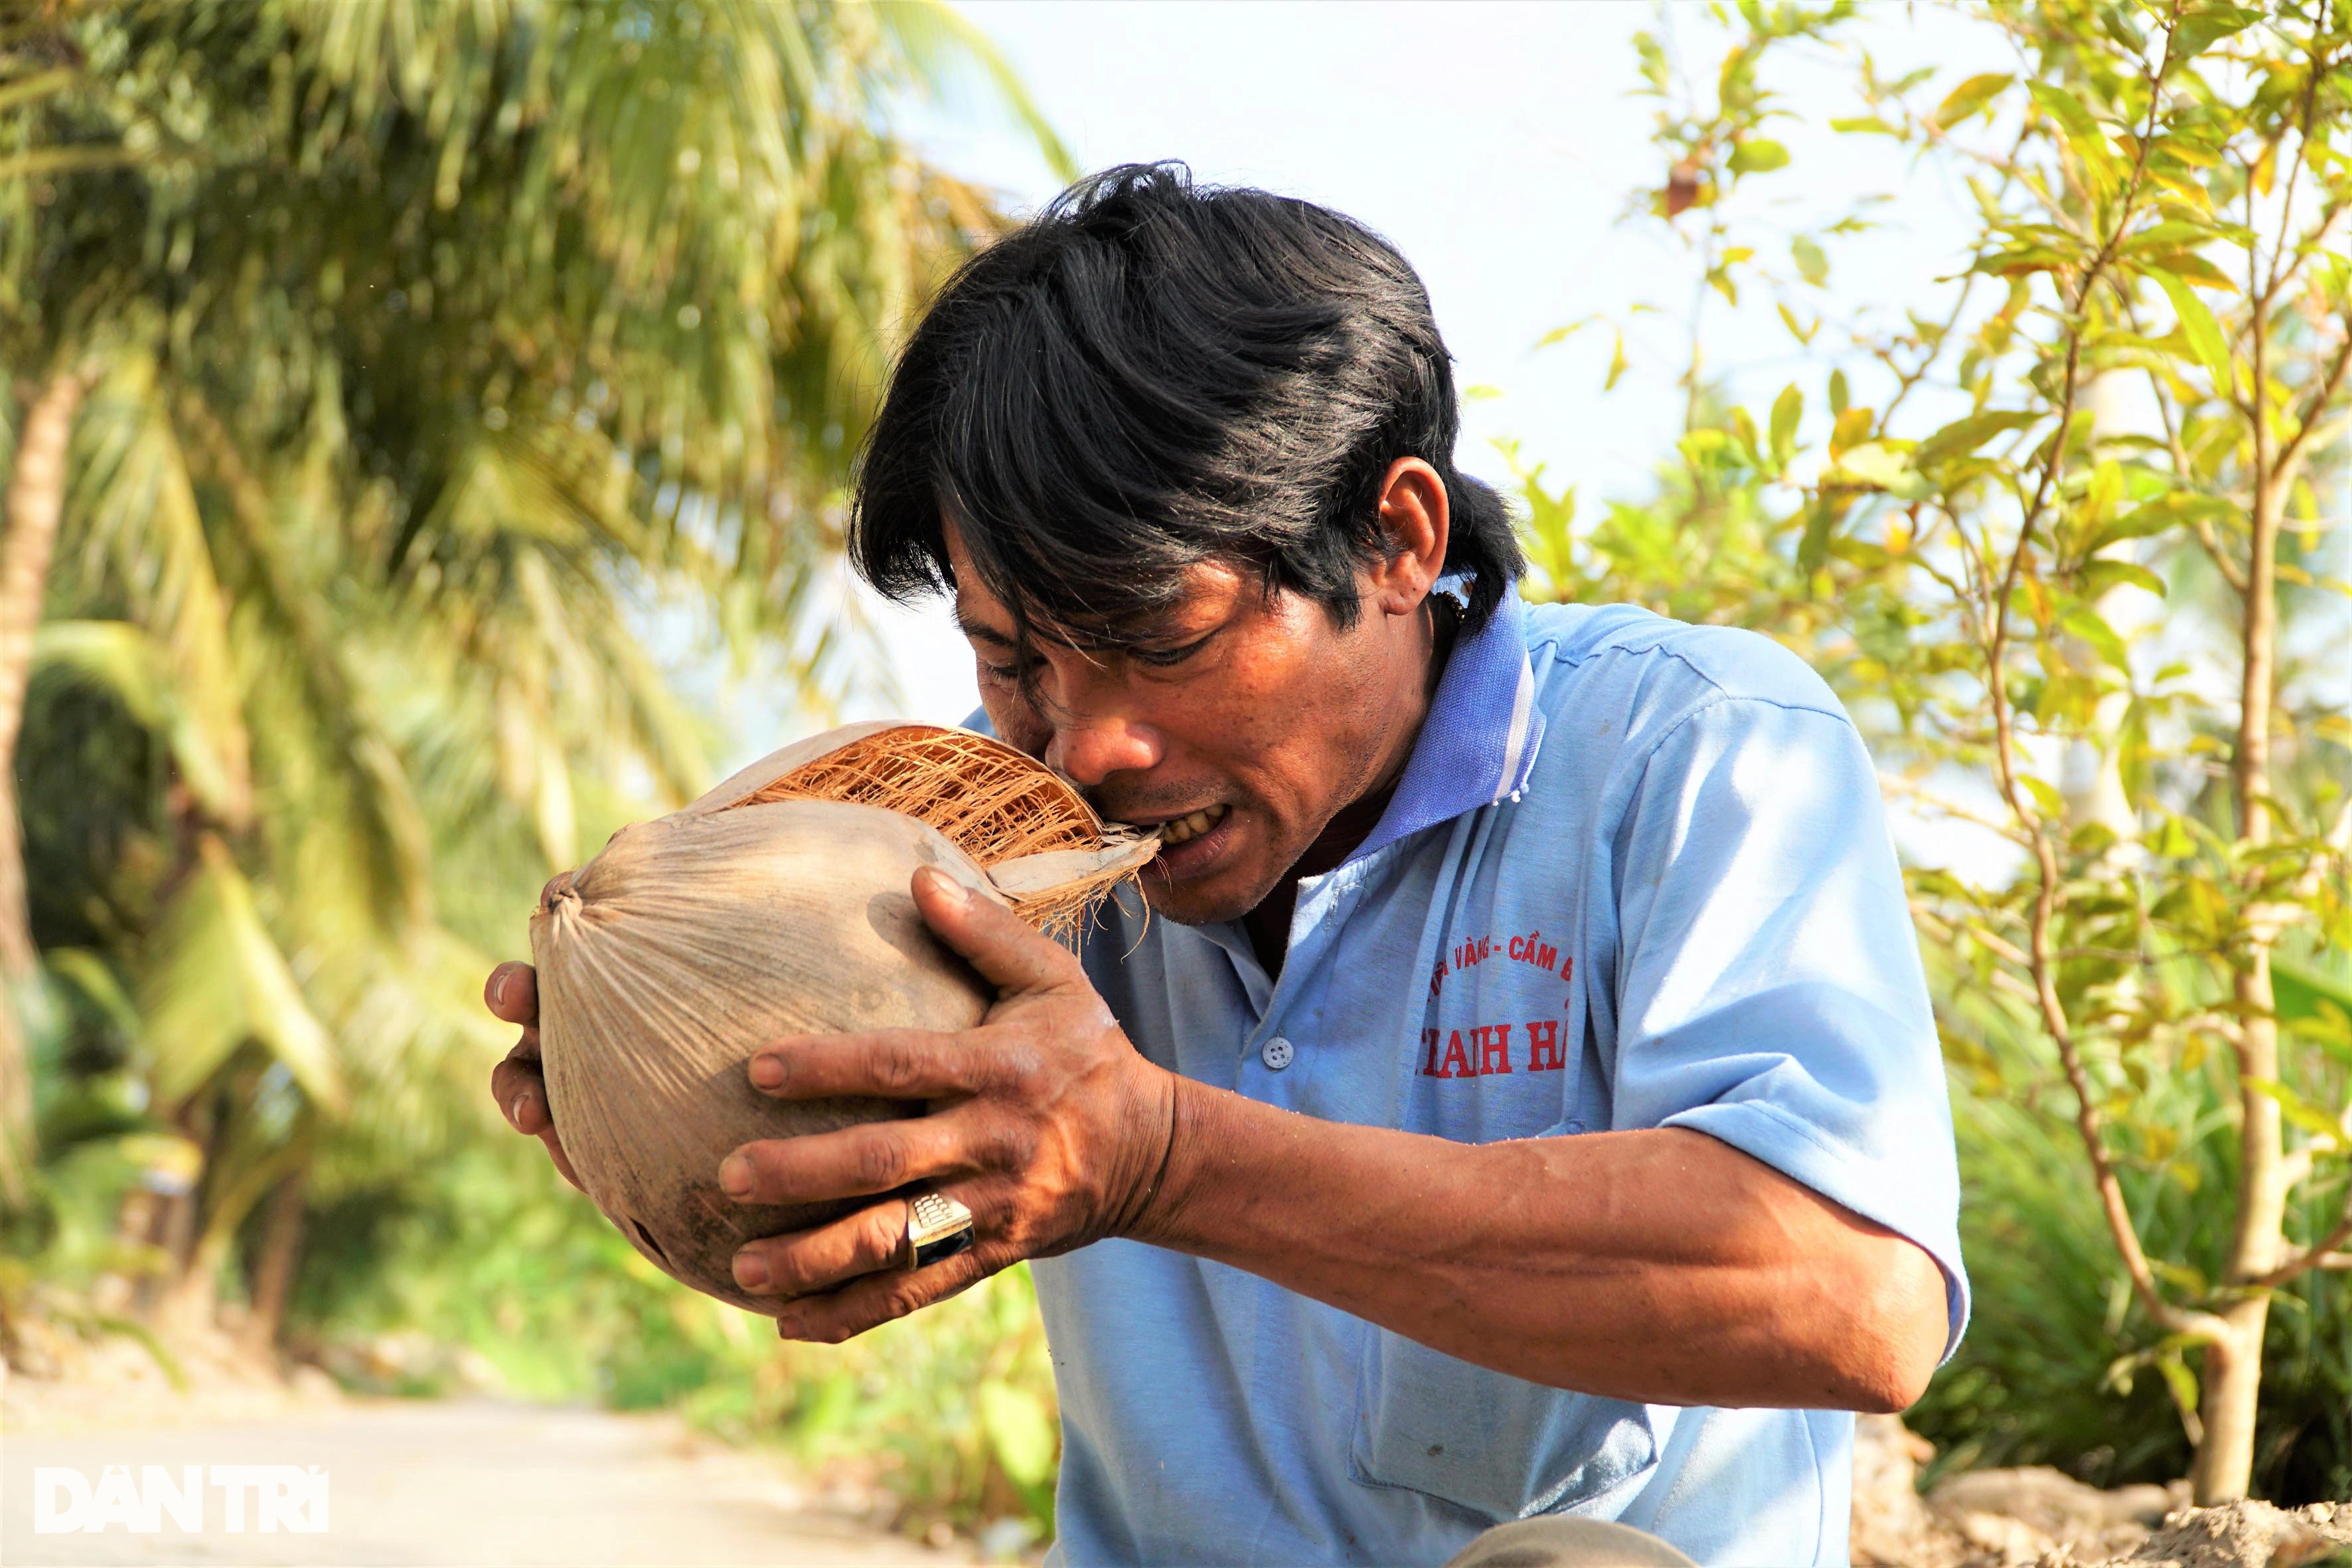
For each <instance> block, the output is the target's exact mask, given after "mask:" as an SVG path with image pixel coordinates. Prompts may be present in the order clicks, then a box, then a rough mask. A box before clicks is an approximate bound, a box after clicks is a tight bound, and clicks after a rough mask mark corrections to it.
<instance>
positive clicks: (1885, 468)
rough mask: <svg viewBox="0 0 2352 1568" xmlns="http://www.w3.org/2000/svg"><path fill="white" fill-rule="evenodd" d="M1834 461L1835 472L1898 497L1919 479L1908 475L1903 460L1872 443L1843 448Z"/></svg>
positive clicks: (1910, 470) (1908, 472)
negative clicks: (1837, 469) (1841, 471)
mask: <svg viewBox="0 0 2352 1568" xmlns="http://www.w3.org/2000/svg"><path fill="white" fill-rule="evenodd" d="M1837 461H1838V467H1839V468H1841V469H1842V470H1843V471H1844V472H1846V473H1848V474H1851V475H1853V477H1854V478H1855V479H1860V480H1861V481H1862V482H1863V483H1864V484H1868V485H1876V486H1877V487H1878V488H1879V489H1884V490H1892V491H1895V492H1896V493H1898V494H1899V493H1902V492H1905V491H1906V490H1908V489H1911V488H1913V487H1914V486H1915V485H1916V481H1917V479H1918V477H1919V476H1918V475H1917V474H1916V473H1914V472H1913V471H1912V468H1911V465H1910V464H1909V463H1907V462H1906V461H1905V460H1904V458H1903V456H1902V454H1900V453H1898V452H1894V451H1890V450H1888V449H1887V448H1886V447H1884V446H1881V445H1880V444H1879V443H1878V442H1876V441H1865V442H1864V443H1863V444H1862V445H1860V446H1858V447H1847V448H1846V449H1845V451H1843V453H1841V454H1840V455H1839V457H1838V460H1837Z"/></svg>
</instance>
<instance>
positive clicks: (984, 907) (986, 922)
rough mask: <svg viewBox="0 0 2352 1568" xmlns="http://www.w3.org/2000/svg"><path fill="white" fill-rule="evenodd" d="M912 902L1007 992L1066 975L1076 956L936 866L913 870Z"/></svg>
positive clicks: (1042, 986)
mask: <svg viewBox="0 0 2352 1568" xmlns="http://www.w3.org/2000/svg"><path fill="white" fill-rule="evenodd" d="M913 892H914V895H915V907H916V908H917V909H919V910H921V911H922V912H923V919H924V921H926V922H927V923H928V924H929V926H930V928H931V932H932V934H933V935H935V936H937V937H938V938H939V939H940V941H941V942H945V943H947V944H948V946H950V947H951V948H953V949H954V950H955V951H956V952H959V953H961V955H962V956H963V958H964V961H965V962H966V963H970V964H971V966H972V967H973V968H974V969H977V970H979V971H980V973H982V976H984V977H985V978H986V979H987V980H989V981H990V982H991V983H992V984H994V985H995V986H996V987H997V989H998V990H999V991H1000V992H1002V993H1003V994H1006V995H1011V994H1015V993H1018V992H1024V991H1044V990H1047V989H1049V988H1051V987H1053V986H1055V985H1059V984H1065V983H1066V982H1067V981H1069V980H1070V979H1071V978H1072V977H1073V975H1074V974H1075V973H1076V969H1077V962H1078V961H1077V960H1076V959H1075V958H1073V957H1072V956H1071V955H1070V954H1069V952H1067V951H1066V950H1065V949H1064V948H1063V947H1062V946H1061V945H1060V944H1059V943H1057V942H1054V941H1052V940H1051V939H1049V938H1047V937H1045V936H1044V935H1042V934H1041V933H1039V932H1038V931H1035V930H1034V929H1033V928H1032V927H1030V926H1029V925H1028V924H1027V923H1026V922H1024V921H1023V920H1022V919H1021V917H1020V916H1019V915H1016V914H1014V913H1013V911H1012V910H1011V909H1009V908H1007V907H1006V906H1005V905H1003V904H1002V903H999V902H998V901H997V900H994V899H992V898H989V897H987V896H986V895H984V894H982V893H978V892H975V891H973V890H972V889H970V888H967V887H965V886H964V885H963V884H962V883H961V882H959V881H957V880H956V879H954V878H953V877H950V876H949V875H948V874H947V873H946V872H944V871H942V870H940V868H937V867H935V866H925V867H923V868H920V869H919V870H918V871H917V872H916V873H915V879H914V886H913Z"/></svg>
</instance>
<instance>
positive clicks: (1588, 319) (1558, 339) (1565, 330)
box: [1536, 314, 1601, 349]
mask: <svg viewBox="0 0 2352 1568" xmlns="http://www.w3.org/2000/svg"><path fill="white" fill-rule="evenodd" d="M1599 320H1601V317H1600V316H1599V315H1598V314H1595V315H1591V316H1585V317H1581V318H1580V319H1579V320H1577V321H1570V322H1569V323H1568V324H1567V325H1566V326H1563V327H1554V328H1553V329H1552V330H1551V331H1548V332H1546V333H1545V334H1544V335H1543V336H1541V337H1539V338H1538V339H1537V340H1536V347H1538V348H1539V349H1548V348H1549V347H1551V346H1552V344H1554V343H1564V342H1567V341H1568V340H1569V339H1570V338H1572V337H1574V336H1576V334H1577V333H1579V332H1580V331H1584V329H1585V328H1587V327H1589V326H1591V324H1592V323H1593V322H1595V321H1599Z"/></svg>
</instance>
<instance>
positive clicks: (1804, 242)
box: [1789, 234, 1830, 289]
mask: <svg viewBox="0 0 2352 1568" xmlns="http://www.w3.org/2000/svg"><path fill="white" fill-rule="evenodd" d="M1789 254H1790V256H1791V257H1792V258H1795V260H1796V263H1797V271H1798V273H1799V275H1800V276H1801V277H1802V278H1803V279H1804V280H1805V281H1806V282H1808V283H1810V284H1811V285H1812V286H1813V287H1814V288H1816V289H1818V288H1820V287H1822V285H1823V284H1824V283H1827V282H1828V281H1829V277H1830V258H1828V257H1826V256H1824V255H1822V247H1820V246H1819V245H1817V244H1815V243H1814V242H1813V239H1812V237H1811V236H1809V235H1802V234H1801V235H1799V236H1797V237H1795V238H1794V239H1791V240H1790V241H1789Z"/></svg>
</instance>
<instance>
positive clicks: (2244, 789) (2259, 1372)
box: [2194, 316, 2293, 1504]
mask: <svg viewBox="0 0 2352 1568" xmlns="http://www.w3.org/2000/svg"><path fill="white" fill-rule="evenodd" d="M2251 336H2252V350H2253V372H2254V374H2253V384H2254V388H2255V396H2256V399H2257V400H2258V401H2259V399H2260V398H2261V396H2262V388H2263V386H2264V384H2266V376H2267V373H2268V365H2267V364H2266V363H2265V360H2266V350H2267V348H2268V341H2267V339H2268V334H2267V333H2266V332H2265V331H2264V330H2263V321H2261V319H2260V318H2259V316H2258V317H2257V319H2256V321H2255V322H2254V330H2253V331H2252V334H2251ZM2252 423H2253V426H2254V431H2253V435H2254V497H2253V501H2254V504H2253V510H2252V516H2251V518H2250V519H2249V521H2250V522H2251V523H2252V539H2251V542H2250V544H2249V548H2248V551H2247V555H2246V587H2245V594H2244V614H2243V618H2242V626H2241V637H2242V641H2241V645H2240V647H2241V666H2240V686H2239V692H2238V735H2237V749H2236V755H2235V756H2234V758H2233V759H2232V766H2231V773H2232V774H2233V779H2232V782H2233V784H2235V786H2236V791H2237V796H2238V841H2239V843H2241V844H2242V845H2247V846H2252V847H2260V846H2262V845H2265V844H2268V843H2269V842H2270V841H2271V831H2272V824H2271V811H2270V805H2269V802H2270V792H2271V708H2272V695H2273V694H2272V687H2273V683H2274V681H2275V679H2276V676H2277V643H2278V534H2279V522H2280V518H2281V513H2282V510H2283V508H2284V502H2285V496H2284V491H2283V487H2282V486H2281V485H2280V483H2279V480H2280V479H2281V478H2282V477H2283V476H2281V475H2280V474H2278V473H2277V472H2276V470H2275V468H2274V467H2273V444H2272V442H2271V439H2270V427H2269V419H2268V416H2267V414H2266V412H2265V411H2263V410H2262V409H2261V408H2259V407H2257V409H2256V411H2255V414H2254V417H2253V421H2252ZM2274 940H2276V932H2275V931H2273V929H2272V928H2271V926H2270V925H2269V924H2268V922H2267V921H2263V920H2261V919H2259V918H2257V919H2256V920H2255V921H2252V931H2250V932H2249V934H2248V938H2247V950H2246V952H2245V953H2244V954H2243V956H2242V958H2241V959H2240V961H2239V965H2238V971H2237V975H2236V978H2235V980H2234V982H2233V983H2232V984H2231V994H2232V995H2233V996H2234V997H2235V999H2236V1002H2237V1010H2238V1016H2239V1019H2240V1037H2239V1040H2238V1052H2237V1055H2238V1083H2239V1089H2238V1112H2239V1122H2238V1213H2237V1220H2236V1224H2235V1225H2234V1226H2233V1227H2232V1229H2231V1237H2230V1258H2229V1265H2228V1276H2227V1278H2228V1279H2229V1281H2230V1282H2231V1283H2233V1284H2236V1283H2242V1282H2244V1281H2246V1280H2249V1279H2256V1278H2258V1277H2259V1276H2261V1275H2263V1274H2265V1273H2268V1272H2269V1271H2270V1269H2271V1268H2273V1267H2274V1266H2275V1264H2276V1262H2277V1260H2278V1255H2279V1250H2280V1245H2281V1243H2282V1242H2283V1241H2284V1238H2285V1235H2286V1205H2287V1197H2288V1191H2289V1188H2290V1187H2291V1186H2292V1185H2293V1179H2292V1175H2291V1173H2290V1172H2289V1170H2288V1167H2287V1159H2286V1137H2285V1126H2284V1117H2283V1115H2282V1113H2281V1107H2280V1105H2279V1101H2278V1097H2277V1096H2276V1095H2275V1094H2271V1093H2265V1092H2264V1091H2263V1089H2262V1088H2260V1087H2258V1085H2259V1084H2263V1083H2270V1084H2275V1083H2276V1082H2278V1079H2279V1043H2278V1020H2277V1012H2276V998H2275V996H2274V995H2273V993H2272V988H2271V944H2272V942H2273V941H2274ZM2270 1300H2271V1299H2270V1292H2269V1291H2267V1290H2260V1289H2257V1290H2254V1291H2253V1292H2252V1293H2251V1294H2250V1295H2249V1296H2248V1298H2247V1299H2246V1300H2242V1301H2239V1302H2236V1303H2233V1304H2232V1305H2231V1306H2230V1307H2229V1308H2227V1309H2226V1310H2223V1312H2222V1313H2221V1316H2222V1318H2223V1320H2224V1321H2227V1322H2228V1323H2229V1325H2230V1327H2231V1342H2227V1343H2215V1344H2214V1345H2212V1346H2210V1348H2209V1349H2208V1350H2207V1351H2206V1352H2205V1387H2204V1390H2203V1393H2202V1395H2201V1397H2200V1405H2201V1409H2200V1412H2199V1414H2200V1415H2201V1416H2202V1417H2203V1419H2204V1424H2205V1437H2204V1441H2203V1442H2201V1443H2200V1444H2199V1445H2198V1447H2197V1469H2196V1474H2195V1477H2194V1485H2195V1488H2196V1500H2197V1501H2198V1502H2200V1503H2205V1504H2210V1503H2217V1502H2226V1501H2228V1500H2230V1499H2231V1498H2242V1497H2244V1496H2245V1495H2246V1493H2247V1491H2248V1489H2250V1488H2251V1487H2252V1484H2253V1468H2254V1427H2255V1423H2256V1418H2257V1416H2258V1415H2259V1414H2260V1407H2261V1395H2262V1382H2263V1331H2265V1329H2267V1328H2268V1326H2269V1321H2270Z"/></svg>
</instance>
